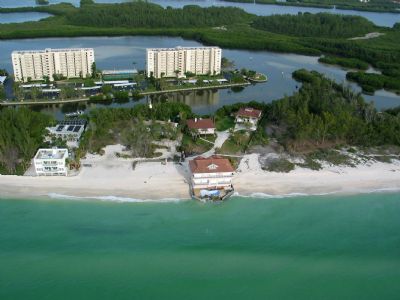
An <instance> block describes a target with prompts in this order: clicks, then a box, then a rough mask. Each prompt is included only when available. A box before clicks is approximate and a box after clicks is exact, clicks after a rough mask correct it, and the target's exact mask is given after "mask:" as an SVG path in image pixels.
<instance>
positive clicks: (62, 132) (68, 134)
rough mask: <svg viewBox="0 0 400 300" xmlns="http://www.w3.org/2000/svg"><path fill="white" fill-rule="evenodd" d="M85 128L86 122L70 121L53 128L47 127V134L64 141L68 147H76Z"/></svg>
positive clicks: (62, 122)
mask: <svg viewBox="0 0 400 300" xmlns="http://www.w3.org/2000/svg"><path fill="white" fill-rule="evenodd" d="M85 128H86V120H83V119H72V120H65V121H61V122H59V123H58V124H57V125H56V126H54V127H47V128H46V129H47V130H48V131H49V134H50V135H52V136H55V137H56V138H61V139H62V140H63V141H66V142H67V144H68V146H69V147H78V142H79V139H80V138H81V136H82V134H83V132H84V131H85Z"/></svg>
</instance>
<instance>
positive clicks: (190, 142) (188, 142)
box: [182, 134, 215, 155]
mask: <svg viewBox="0 0 400 300" xmlns="http://www.w3.org/2000/svg"><path fill="white" fill-rule="evenodd" d="M202 138H204V139H206V140H208V141H210V142H211V143H208V142H206V141H204V140H202V139H199V138H197V139H193V138H192V137H191V136H190V135H187V134H184V135H183V137H182V150H183V151H185V153H186V154H189V155H191V154H201V153H204V152H207V151H208V150H210V149H211V148H212V147H213V146H214V141H215V136H205V137H204V136H202Z"/></svg>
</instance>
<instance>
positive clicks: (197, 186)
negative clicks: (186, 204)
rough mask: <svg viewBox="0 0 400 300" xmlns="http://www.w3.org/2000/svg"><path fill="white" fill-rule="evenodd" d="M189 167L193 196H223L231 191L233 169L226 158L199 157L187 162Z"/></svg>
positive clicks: (215, 156)
mask: <svg viewBox="0 0 400 300" xmlns="http://www.w3.org/2000/svg"><path fill="white" fill-rule="evenodd" d="M189 167H190V171H191V173H192V176H191V185H192V191H193V195H194V196H196V197H204V196H209V195H217V196H223V195H224V194H226V193H227V192H229V191H232V190H233V185H232V178H233V175H234V174H235V169H234V168H233V166H232V165H231V163H230V161H229V160H228V159H227V158H223V157H220V156H217V155H213V156H210V157H208V158H204V157H201V156H199V157H196V158H195V159H193V160H191V161H189Z"/></svg>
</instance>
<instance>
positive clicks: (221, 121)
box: [215, 116, 235, 131]
mask: <svg viewBox="0 0 400 300" xmlns="http://www.w3.org/2000/svg"><path fill="white" fill-rule="evenodd" d="M215 123H216V124H215V125H216V127H217V130H218V131H225V130H228V129H229V128H233V127H235V119H234V118H232V117H230V116H224V117H223V118H218V117H217V118H216V121H215Z"/></svg>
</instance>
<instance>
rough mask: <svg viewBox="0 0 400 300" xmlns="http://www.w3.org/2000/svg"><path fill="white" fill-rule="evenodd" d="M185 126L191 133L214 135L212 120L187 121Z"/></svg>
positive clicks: (196, 119)
mask: <svg viewBox="0 0 400 300" xmlns="http://www.w3.org/2000/svg"><path fill="white" fill-rule="evenodd" d="M186 124H187V126H188V128H189V129H190V130H191V131H193V132H197V133H198V134H204V135H211V134H215V123H214V121H213V120H212V119H201V118H195V119H189V120H187V123H186Z"/></svg>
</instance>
